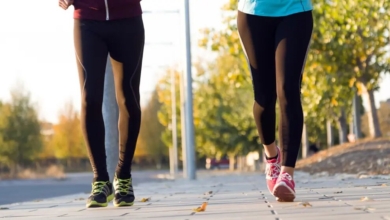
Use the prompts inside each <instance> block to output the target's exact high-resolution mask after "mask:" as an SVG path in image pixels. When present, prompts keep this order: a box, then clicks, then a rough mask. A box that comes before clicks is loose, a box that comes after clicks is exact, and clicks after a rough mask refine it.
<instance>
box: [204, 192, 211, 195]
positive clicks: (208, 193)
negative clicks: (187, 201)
mask: <svg viewBox="0 0 390 220" xmlns="http://www.w3.org/2000/svg"><path fill="white" fill-rule="evenodd" d="M211 194H213V191H208V192H205V193H204V195H211Z"/></svg>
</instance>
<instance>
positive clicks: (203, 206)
mask: <svg viewBox="0 0 390 220" xmlns="http://www.w3.org/2000/svg"><path fill="white" fill-rule="evenodd" d="M206 206H207V202H204V203H202V205H201V206H200V207H198V208H196V209H193V211H195V212H204V211H206Z"/></svg>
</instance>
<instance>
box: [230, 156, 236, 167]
mask: <svg viewBox="0 0 390 220" xmlns="http://www.w3.org/2000/svg"><path fill="white" fill-rule="evenodd" d="M235 164H236V156H235V155H234V154H229V170H230V171H234V170H235Z"/></svg>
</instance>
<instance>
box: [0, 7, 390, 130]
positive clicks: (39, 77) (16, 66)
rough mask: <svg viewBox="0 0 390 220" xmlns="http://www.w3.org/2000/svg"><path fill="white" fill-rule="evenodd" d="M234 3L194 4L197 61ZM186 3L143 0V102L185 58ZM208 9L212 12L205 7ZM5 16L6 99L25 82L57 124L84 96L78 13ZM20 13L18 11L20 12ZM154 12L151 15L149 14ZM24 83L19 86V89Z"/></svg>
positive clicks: (389, 94)
mask: <svg viewBox="0 0 390 220" xmlns="http://www.w3.org/2000/svg"><path fill="white" fill-rule="evenodd" d="M227 1H228V0H192V1H190V2H191V3H190V8H191V9H190V11H191V13H190V15H191V40H192V57H193V60H195V59H196V58H197V57H199V56H202V57H203V56H204V53H205V52H204V51H203V50H201V49H199V48H197V41H198V39H199V38H200V37H201V35H200V34H199V29H201V28H205V27H214V28H217V29H218V28H222V27H221V21H222V13H221V10H220V8H221V7H222V5H223V4H224V3H226V2H227ZM183 2H184V1H183V0H143V1H142V2H141V3H142V7H143V10H144V11H145V13H144V15H143V20H144V24H145V29H146V45H145V52H144V62H143V72H142V77H141V88H140V90H141V97H142V99H143V100H142V103H145V102H146V100H147V98H148V96H149V95H150V93H151V92H152V91H153V89H154V87H155V85H156V83H157V81H158V79H159V77H161V74H162V73H163V70H164V68H166V67H168V66H172V65H174V64H176V63H179V62H180V61H181V60H182V58H183V57H184V53H183V45H184V44H183V40H182V39H183V38H182V37H183V36H184V35H183V33H184V30H183V28H182V26H181V24H182V21H183V20H184V16H183V14H181V13H175V11H179V10H181V9H182V8H183ZM205 5H206V6H207V7H205ZM1 7H2V8H3V9H9V10H2V13H0V21H1V24H0V100H4V101H7V100H9V98H10V90H11V89H13V88H16V89H18V86H20V83H23V85H24V87H25V88H26V89H27V90H28V91H30V93H31V97H32V100H33V102H34V103H36V104H37V107H38V111H39V117H40V119H41V120H47V121H50V122H54V123H55V122H56V121H57V117H58V113H59V111H60V110H61V109H62V108H63V106H64V105H65V103H66V102H69V101H71V102H73V103H74V106H75V107H76V109H79V103H80V91H79V82H78V73H77V69H76V59H75V56H74V47H73V19H72V16H73V8H69V9H68V10H67V11H64V10H62V9H60V8H59V7H58V1H57V0H39V1H31V0H12V1H3V2H2V5H1ZM16 8H17V10H16ZM167 10H169V11H171V12H170V13H166V12H165V13H162V12H163V11H167ZM149 12H151V13H149ZM18 83H19V84H18ZM375 95H376V99H377V105H378V103H379V101H384V100H386V99H388V98H390V77H389V76H387V78H385V79H384V81H383V82H382V84H381V90H380V91H379V92H377V93H376V94H375Z"/></svg>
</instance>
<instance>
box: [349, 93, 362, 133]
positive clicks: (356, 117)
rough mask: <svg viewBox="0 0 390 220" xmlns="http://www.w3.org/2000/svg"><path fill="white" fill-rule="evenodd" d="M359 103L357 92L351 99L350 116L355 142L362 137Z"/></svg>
mask: <svg viewBox="0 0 390 220" xmlns="http://www.w3.org/2000/svg"><path fill="white" fill-rule="evenodd" d="M360 105H361V103H360V101H359V96H358V94H357V92H355V95H354V97H353V106H352V109H353V110H352V114H353V132H351V133H353V134H354V135H355V140H358V139H360V138H361V137H362V132H361V131H362V129H361V122H360Z"/></svg>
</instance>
